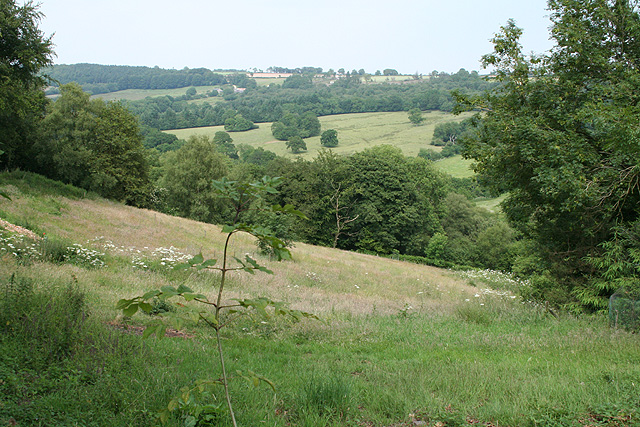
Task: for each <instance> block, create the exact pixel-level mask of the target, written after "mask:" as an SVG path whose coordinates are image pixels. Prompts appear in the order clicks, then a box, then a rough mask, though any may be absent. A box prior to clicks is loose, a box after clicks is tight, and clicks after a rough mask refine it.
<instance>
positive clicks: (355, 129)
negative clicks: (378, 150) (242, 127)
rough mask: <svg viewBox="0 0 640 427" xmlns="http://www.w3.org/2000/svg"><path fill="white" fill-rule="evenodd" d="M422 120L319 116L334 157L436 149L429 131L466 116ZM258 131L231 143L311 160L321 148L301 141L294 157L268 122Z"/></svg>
mask: <svg viewBox="0 0 640 427" xmlns="http://www.w3.org/2000/svg"><path fill="white" fill-rule="evenodd" d="M424 117H425V121H424V122H423V124H422V125H420V126H415V125H413V124H411V122H409V119H408V115H407V112H405V111H400V112H393V113H358V114H341V115H334V116H323V117H320V118H319V120H320V124H321V125H322V130H323V131H324V130H327V129H335V130H337V131H338V139H339V141H340V144H339V145H338V146H337V147H335V148H332V150H333V151H334V152H336V153H338V154H351V153H355V152H358V151H362V150H364V149H366V148H369V147H373V146H375V145H381V144H391V145H395V146H397V147H399V148H400V149H402V151H403V152H404V153H405V155H407V156H416V155H417V154H418V152H419V151H420V149H421V148H432V149H434V150H438V149H439V147H434V146H432V145H430V144H429V143H430V141H431V138H432V137H433V129H434V127H435V126H436V125H437V124H438V123H443V122H447V121H459V120H463V119H465V118H466V117H468V115H465V114H461V115H459V116H454V115H452V114H449V113H444V112H441V111H429V112H425V113H424ZM258 125H259V128H258V129H254V130H250V131H247V132H234V133H232V134H231V137H232V138H233V142H234V144H236V145H238V144H249V145H252V146H254V147H263V148H264V149H265V150H270V151H273V152H274V153H276V154H278V155H280V156H286V157H297V156H301V157H303V158H307V159H311V158H313V157H315V156H316V154H317V153H318V151H319V150H320V149H321V148H322V146H321V145H320V137H319V136H317V137H313V138H308V139H306V140H305V142H306V143H307V148H308V150H307V151H306V152H304V153H302V154H298V155H294V154H291V151H289V150H287V149H286V145H285V142H284V141H277V140H275V139H274V138H273V135H272V134H271V123H259V124H258ZM221 130H224V127H223V126H211V127H202V128H189V129H175V130H169V131H165V132H167V133H170V134H173V135H176V136H177V137H178V138H180V139H186V138H188V137H189V135H209V136H211V137H213V135H214V134H215V133H216V132H218V131H221Z"/></svg>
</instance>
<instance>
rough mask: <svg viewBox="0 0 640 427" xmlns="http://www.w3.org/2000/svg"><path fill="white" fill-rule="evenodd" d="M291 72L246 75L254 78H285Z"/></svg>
mask: <svg viewBox="0 0 640 427" xmlns="http://www.w3.org/2000/svg"><path fill="white" fill-rule="evenodd" d="M292 75H293V73H247V76H249V77H253V78H254V79H286V78H287V77H289V76H292Z"/></svg>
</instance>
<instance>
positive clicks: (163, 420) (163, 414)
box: [158, 400, 178, 424]
mask: <svg viewBox="0 0 640 427" xmlns="http://www.w3.org/2000/svg"><path fill="white" fill-rule="evenodd" d="M171 402H173V400H172V401H171ZM171 402H169V406H168V407H167V409H165V410H164V411H160V413H159V414H158V416H159V417H160V422H161V423H162V424H166V423H167V421H169V416H170V415H171V412H170V411H173V410H174V409H175V408H173V409H172V408H171V406H172V405H171ZM177 405H178V404H177V403H176V407H177Z"/></svg>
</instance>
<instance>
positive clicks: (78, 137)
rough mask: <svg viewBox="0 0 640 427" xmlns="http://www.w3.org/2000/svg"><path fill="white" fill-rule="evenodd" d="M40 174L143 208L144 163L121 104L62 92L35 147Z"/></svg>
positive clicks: (67, 88)
mask: <svg viewBox="0 0 640 427" xmlns="http://www.w3.org/2000/svg"><path fill="white" fill-rule="evenodd" d="M34 147H35V148H36V149H37V156H36V160H37V162H38V165H39V170H40V172H42V173H43V174H45V175H47V176H48V177H50V178H53V179H57V180H60V181H63V182H66V183H69V184H73V185H76V186H79V187H82V188H85V189H87V190H92V191H95V192H97V193H98V194H100V195H102V196H104V197H108V198H112V199H117V200H122V201H124V202H126V203H129V204H132V205H136V206H145V205H146V204H147V198H148V196H149V194H150V192H151V185H150V179H149V164H148V162H147V158H146V154H145V151H144V147H143V145H142V134H141V132H140V127H139V125H138V121H137V119H136V118H135V116H133V115H132V114H131V113H130V112H129V111H128V110H127V109H126V108H124V107H123V106H122V105H121V104H120V103H117V102H110V103H105V102H104V101H102V100H101V99H97V100H90V99H89V94H87V93H86V92H83V91H82V89H81V88H80V86H78V85H77V84H69V85H64V86H62V87H61V95H60V97H59V98H58V99H57V100H56V101H55V102H53V103H51V104H50V106H49V107H48V109H47V114H46V117H45V118H44V120H43V121H42V138H41V140H40V141H39V142H38V143H37V144H36V145H35V146H34Z"/></svg>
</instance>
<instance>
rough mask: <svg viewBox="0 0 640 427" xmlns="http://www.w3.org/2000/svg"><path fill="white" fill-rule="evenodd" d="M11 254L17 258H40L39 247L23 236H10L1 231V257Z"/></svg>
mask: <svg viewBox="0 0 640 427" xmlns="http://www.w3.org/2000/svg"><path fill="white" fill-rule="evenodd" d="M5 254H9V255H12V256H15V257H19V258H22V257H38V256H40V255H41V254H40V250H39V248H38V245H37V244H36V243H35V242H33V241H31V240H29V241H27V239H25V238H24V236H22V235H21V234H9V233H3V232H1V231H0V256H2V255H5Z"/></svg>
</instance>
